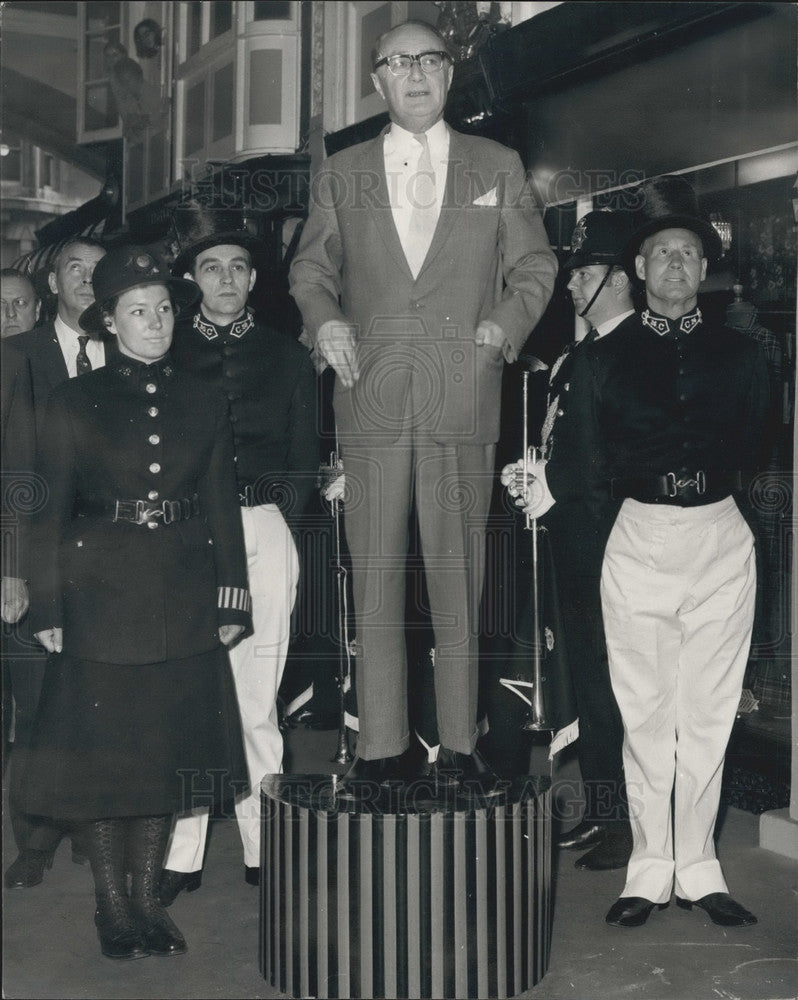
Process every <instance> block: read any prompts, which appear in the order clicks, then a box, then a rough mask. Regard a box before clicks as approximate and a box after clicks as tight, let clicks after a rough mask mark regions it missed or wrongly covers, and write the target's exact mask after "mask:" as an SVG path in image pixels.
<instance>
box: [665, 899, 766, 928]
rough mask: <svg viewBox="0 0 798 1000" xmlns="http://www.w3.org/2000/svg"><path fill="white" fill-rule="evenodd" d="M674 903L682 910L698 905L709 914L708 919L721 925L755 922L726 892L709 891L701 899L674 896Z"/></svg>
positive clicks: (745, 924)
mask: <svg viewBox="0 0 798 1000" xmlns="http://www.w3.org/2000/svg"><path fill="white" fill-rule="evenodd" d="M676 905H677V906H681V908H682V909H683V910H692V908H693V907H694V906H700V907H701V909H702V910H705V911H706V912H707V913H708V914H709V919H710V920H711V921H712V923H713V924H720V926H721V927H749V926H750V925H751V924H755V923H756V922H757V920H756V917H755V916H754V915H753V913H751V912H750V911H749V910H746V908H745V907H744V906H740V904H739V903H738V902H737V901H736V900H734V899H732V898H731V896H730V895H729V894H728V893H727V892H711V893H710V894H709V895H708V896H702V897H701V899H682V898H681V896H677V897H676Z"/></svg>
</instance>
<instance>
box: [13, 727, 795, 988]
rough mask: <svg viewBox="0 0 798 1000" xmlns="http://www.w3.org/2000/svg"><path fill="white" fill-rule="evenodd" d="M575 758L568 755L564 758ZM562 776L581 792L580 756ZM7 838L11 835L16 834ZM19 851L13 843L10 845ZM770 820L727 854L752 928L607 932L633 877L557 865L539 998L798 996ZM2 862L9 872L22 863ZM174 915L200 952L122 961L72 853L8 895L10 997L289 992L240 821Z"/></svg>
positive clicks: (301, 734) (318, 736)
mask: <svg viewBox="0 0 798 1000" xmlns="http://www.w3.org/2000/svg"><path fill="white" fill-rule="evenodd" d="M335 739H336V734H335V733H334V732H323V733H317V732H310V731H307V730H294V731H291V732H290V733H289V734H288V749H289V758H288V761H289V766H290V767H291V769H292V770H295V771H307V772H322V771H331V770H334V769H335V768H334V765H332V764H331V763H330V757H331V756H332V755H333V752H334V749H335ZM565 753H568V751H566V752H565ZM561 757H562V760H561V761H560V762H559V763H558V766H557V768H556V770H555V773H554V775H553V777H554V781H555V788H559V789H560V790H561V791H563V790H571V789H573V787H574V784H575V782H576V780H577V778H578V771H577V769H576V765H575V763H574V760H573V757H572V756H571V757H569V758H566V757H564V756H563V755H561ZM6 833H7V834H8V831H7V830H6ZM7 843H8V838H7ZM757 843H758V818H757V817H756V816H754V815H752V814H751V813H746V812H742V811H740V810H737V809H730V810H729V811H728V812H727V814H726V816H725V819H724V822H723V823H722V826H721V829H720V835H719V855H720V858H721V860H722V862H723V865H724V870H725V873H726V877H727V880H728V882H729V885H730V887H731V890H732V892H733V894H734V895H735V896H736V897H737V898H738V899H739V900H740V901H741V902H742V903H744V904H745V905H746V906H747V907H749V908H750V909H752V910H753V911H754V912H755V913H756V914H757V915H758V917H759V923H758V924H757V925H756V926H754V927H750V928H741V929H727V930H724V929H723V928H720V927H716V926H714V925H713V924H712V923H711V922H710V921H709V918H708V917H706V915H705V914H703V912H702V911H698V910H693V911H692V912H689V913H688V912H686V911H684V910H681V909H677V908H676V907H675V906H671V907H670V908H669V909H667V910H664V911H662V912H655V913H654V914H652V916H651V918H650V919H649V921H648V923H647V924H646V925H645V926H644V927H641V928H636V929H633V930H622V929H619V928H614V927H609V926H608V925H607V924H605V922H604V914H605V912H606V910H607V908H608V907H609V905H610V904H611V903H612V902H613V900H614V899H615V897H616V896H617V895H618V893H619V891H620V890H621V888H622V886H623V872H597V873H587V872H581V871H577V870H576V869H575V868H574V867H573V860H574V857H577V856H578V855H573V854H571V853H565V852H563V853H562V854H561V855H560V856H559V857H555V862H554V863H555V875H554V893H555V895H554V927H553V942H552V952H551V961H550V965H549V971H548V973H547V975H546V976H545V977H544V978H543V979H542V980H541V982H540V983H538V984H537V986H535V987H534V989H532V990H531V991H530V992H529V993H527V994H524V996H527V997H533V998H539V1000H566V998H568V1000H629V998H634V1000H733V998H737V1000H765V998H767V1000H787V998H795V997H796V996H798V962H797V961H796V955H798V920H797V919H796V918H797V915H798V908H797V907H796V902H798V864H796V863H795V862H791V861H788V860H786V859H784V858H782V857H779V856H777V855H774V854H771V853H770V852H768V851H764V850H761V849H760V848H759V847H758V846H757ZM8 851H9V852H10V857H8V856H7V857H6V858H5V859H4V868H5V867H6V865H7V864H8V863H9V861H10V860H12V859H13V857H14V853H13V848H12V847H9V848H8ZM171 912H172V915H173V917H174V919H175V920H176V921H177V923H178V924H179V926H180V927H181V929H182V930H183V932H184V934H185V936H186V938H187V940H188V943H189V952H188V954H187V955H185V956H181V957H177V958H172V959H169V960H165V959H156V958H148V959H144V960H142V961H136V962H129V963H116V962H112V961H110V960H108V959H105V958H103V957H102V956H101V955H100V951H99V947H98V944H97V939H96V936H95V932H94V927H93V924H92V913H93V892H92V881H91V875H90V873H89V871H88V869H86V868H81V867H78V866H77V865H74V864H73V863H72V862H71V859H70V853H69V850H68V847H67V845H62V847H61V848H60V850H59V852H58V854H57V856H56V860H55V864H54V866H53V869H52V870H51V871H50V872H48V873H47V876H46V878H45V882H44V883H43V884H42V885H40V886H37V887H36V888H34V889H27V890H15V891H13V892H6V893H5V896H4V914H3V916H4V921H3V939H4V940H3V948H4V951H3V958H4V963H3V996H4V997H9V998H22V997H30V998H37V1000H39V998H41V1000H44V998H103V1000H105V998H117V997H119V998H122V997H142V998H158V1000H168V998H183V997H185V998H197V997H225V998H250V997H251V998H256V997H278V996H280V994H279V993H277V992H276V991H275V990H274V989H273V988H271V987H270V986H269V984H268V983H266V982H265V981H264V980H263V978H262V977H261V975H260V973H259V970H258V891H257V890H256V889H254V888H252V887H250V886H248V885H246V884H245V882H244V880H243V867H242V855H241V847H240V843H239V840H238V833H237V830H236V827H235V824H234V823H233V822H232V821H229V820H219V821H216V822H214V823H213V824H212V836H211V839H210V844H209V848H208V855H207V859H206V866H205V874H204V877H203V883H202V887H201V889H200V890H199V891H198V892H195V893H192V894H191V895H185V894H183V895H182V896H180V897H178V899H177V901H176V902H175V904H174V906H173V907H172V910H171Z"/></svg>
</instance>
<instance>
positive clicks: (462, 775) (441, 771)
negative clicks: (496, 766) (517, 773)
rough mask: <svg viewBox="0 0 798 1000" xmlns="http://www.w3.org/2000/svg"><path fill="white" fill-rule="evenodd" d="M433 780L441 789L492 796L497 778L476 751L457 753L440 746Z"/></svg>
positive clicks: (495, 789)
mask: <svg viewBox="0 0 798 1000" xmlns="http://www.w3.org/2000/svg"><path fill="white" fill-rule="evenodd" d="M435 780H436V782H437V783H438V785H439V786H442V787H443V788H456V789H457V791H459V792H464V793H465V794H466V795H478V796H479V795H494V794H496V793H497V787H496V786H497V785H498V784H499V778H498V775H497V774H496V772H495V771H494V770H493V769H492V768H491V767H490V765H489V764H488V762H487V761H486V760H485V758H484V757H483V756H482V754H481V753H480V752H479V751H478V750H472V752H471V753H459V752H458V751H457V750H449V749H448V747H444V746H441V747H439V749H438V758H437V760H436V761H435Z"/></svg>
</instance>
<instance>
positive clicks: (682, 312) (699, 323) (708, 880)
mask: <svg viewBox="0 0 798 1000" xmlns="http://www.w3.org/2000/svg"><path fill="white" fill-rule="evenodd" d="M638 196H639V201H640V209H639V212H638V218H637V220H636V225H635V232H634V235H633V237H632V239H630V241H629V243H628V245H627V248H626V252H625V260H626V262H627V267H628V268H632V267H633V268H634V270H635V273H636V275H637V277H638V278H639V279H640V280H641V281H642V282H644V283H645V291H646V308H645V309H644V311H643V312H642V314H641V316H640V321H639V323H637V324H636V325H634V326H632V327H630V328H629V329H627V330H623V331H619V332H617V333H616V334H614V335H613V336H612V337H609V338H606V339H603V340H598V341H596V342H595V343H593V344H589V345H588V346H587V347H586V349H585V350H584V351H583V352H580V353H581V356H580V357H578V358H577V361H576V364H575V365H574V371H573V374H572V377H571V389H570V407H571V409H572V411H573V414H574V417H575V421H576V426H578V427H579V429H580V432H579V434H578V435H575V436H574V440H573V442H572V447H573V449H574V452H575V454H576V456H577V457H576V459H575V460H576V461H577V462H578V463H579V464H580V467H581V468H582V470H583V475H582V477H581V482H574V481H563V482H560V483H557V482H555V481H554V480H552V482H550V483H548V486H550V487H551V490H550V495H549V499H548V500H544V501H542V502H541V503H540V504H539V505H538V509H537V511H536V512H537V513H538V514H540V513H541V511H542V510H544V509H546V507H547V506H548V505H549V504H550V503H551V495H552V494H553V497H554V498H555V499H556V501H557V503H560V502H562V501H564V500H567V499H568V498H569V497H571V496H578V495H584V494H585V493H587V494H588V495H589V494H592V493H596V494H602V493H603V494H604V495H605V496H611V498H612V499H613V500H614V501H616V502H617V501H621V506H620V510H619V512H618V515H617V517H616V519H615V523H614V524H613V527H612V531H611V532H610V535H609V538H608V540H607V545H606V548H605V552H604V562H603V565H602V571H601V604H602V615H603V619H604V631H605V635H606V639H607V652H608V656H609V665H610V678H611V681H612V687H613V691H614V692H615V697H616V699H617V701H618V707H619V708H620V711H621V718H622V719H623V728H624V745H623V762H624V772H625V776H626V783H627V789H628V791H629V799H630V801H629V811H630V819H631V825H632V839H633V845H632V853H631V857H630V859H629V865H628V868H627V873H626V884H625V886H624V889H623V892H622V894H621V897H620V898H619V899H618V900H617V901H616V902H615V903H614V904H613V906H612V907H610V910H609V911H608V913H607V917H606V919H607V922H608V923H610V924H613V925H615V926H618V927H637V926H640V925H641V924H643V923H645V921H646V920H647V919H648V917H649V915H650V913H651V911H652V910H653V909H655V908H657V907H658V908H660V909H662V908H664V907H665V906H667V905H668V903H669V901H670V897H671V893H672V892H674V893H675V896H676V903H677V905H678V906H680V907H682V908H684V909H687V910H689V909H692V907H693V906H698V907H700V908H701V909H703V910H705V911H706V913H707V914H708V915H709V917H710V919H711V920H712V921H713V922H714V923H716V924H720V925H722V926H745V925H748V924H753V923H755V922H756V918H755V917H754V915H753V914H752V913H749V911H748V910H746V909H745V908H744V907H743V906H741V905H740V904H739V903H737V902H736V900H734V899H732V898H731V896H730V895H729V894H728V891H727V887H726V882H725V880H724V877H723V873H722V871H721V867H720V864H719V862H718V859H717V857H716V855H715V846H714V837H713V833H714V828H715V822H716V819H717V814H718V806H719V802H720V789H721V777H722V773H723V759H724V755H725V752H726V745H727V743H728V740H729V735H730V733H731V728H732V724H733V722H734V719H735V715H736V712H737V708H738V705H739V701H740V691H741V687H742V681H743V675H744V672H745V666H746V662H747V659H748V650H749V647H750V642H751V631H752V626H753V620H754V604H755V592H756V559H755V553H754V535H753V533H752V530H751V527H750V526H751V525H753V524H754V523H755V521H754V516H753V510H752V507H751V501H750V496H749V486H750V484H751V481H752V476H753V473H754V472H755V471H756V469H757V468H760V467H761V466H762V458H763V455H765V454H767V447H768V442H767V440H766V439H767V435H766V434H765V427H766V424H767V418H768V413H769V384H768V373H767V363H766V360H765V355H764V352H763V351H762V349H761V347H760V345H759V344H757V343H755V342H754V341H752V340H751V339H749V338H748V337H746V336H745V335H744V334H741V333H738V332H737V331H735V330H730V329H728V328H723V327H716V326H713V325H712V324H709V323H706V322H705V321H704V318H703V316H702V314H701V310H700V309H699V308H698V289H699V287H700V284H701V282H702V281H703V280H704V278H705V276H706V273H707V265H708V262H709V261H711V260H717V259H719V258H720V256H721V245H720V238H719V237H718V235H717V233H716V232H715V230H714V228H713V227H712V225H711V224H710V223H709V221H707V220H706V219H705V218H704V217H703V216H701V214H700V212H699V208H698V203H697V198H696V196H695V192H694V191H693V189H692V188H691V187H690V185H689V184H688V183H687V181H685V179H684V178H682V177H668V176H665V177H660V178H655V179H654V180H652V181H649V182H646V183H645V184H644V185H643V186H642V187H641V190H640V192H639V194H638ZM535 474H536V475H539V476H540V477H541V482H542V481H543V480H544V479H547V478H548V470H547V469H545V467H541V468H540V469H538V470H536V472H535ZM543 493H544V491H543V490H541V491H540V494H539V496H540V497H542V496H543Z"/></svg>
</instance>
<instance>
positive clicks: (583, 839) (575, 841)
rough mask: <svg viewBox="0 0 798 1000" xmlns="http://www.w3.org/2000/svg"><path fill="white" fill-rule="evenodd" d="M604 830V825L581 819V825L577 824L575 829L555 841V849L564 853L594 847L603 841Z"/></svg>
mask: <svg viewBox="0 0 798 1000" xmlns="http://www.w3.org/2000/svg"><path fill="white" fill-rule="evenodd" d="M606 829H607V827H606V825H605V824H604V823H592V822H591V821H590V820H586V819H583V820H582V822H581V823H577V824H576V826H575V827H572V828H571V829H570V830H568V832H567V833H564V834H563V835H562V836H561V837H560V839H559V840H558V841H557V847H559V848H560V849H561V850H564V851H575V850H576V849H577V848H578V849H579V850H582V849H583V848H585V847H595V845H596V844H598V843H600V842H601V841H602V840H603V839H604V834H605V832H606Z"/></svg>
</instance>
